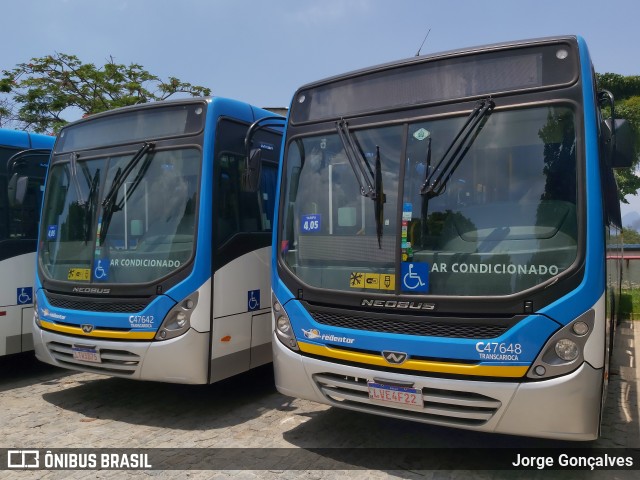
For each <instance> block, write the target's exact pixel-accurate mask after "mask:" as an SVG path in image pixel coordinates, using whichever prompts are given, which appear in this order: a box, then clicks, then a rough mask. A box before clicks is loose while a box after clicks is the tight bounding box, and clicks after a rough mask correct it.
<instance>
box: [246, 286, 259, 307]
mask: <svg viewBox="0 0 640 480" xmlns="http://www.w3.org/2000/svg"><path fill="white" fill-rule="evenodd" d="M259 308H260V290H249V291H248V292H247V310H248V311H249V312H253V311H254V310H258V309H259Z"/></svg>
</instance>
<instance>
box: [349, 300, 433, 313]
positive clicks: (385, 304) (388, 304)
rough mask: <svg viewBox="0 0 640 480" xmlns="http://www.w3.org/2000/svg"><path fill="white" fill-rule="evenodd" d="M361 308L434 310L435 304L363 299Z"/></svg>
mask: <svg viewBox="0 0 640 480" xmlns="http://www.w3.org/2000/svg"><path fill="white" fill-rule="evenodd" d="M360 305H361V306H363V307H378V308H395V309H397V308H400V309H403V310H435V309H436V304H435V303H426V302H398V301H396V300H369V299H367V298H363V299H362V302H361V303H360Z"/></svg>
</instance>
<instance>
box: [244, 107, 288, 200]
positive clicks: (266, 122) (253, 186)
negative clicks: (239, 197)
mask: <svg viewBox="0 0 640 480" xmlns="http://www.w3.org/2000/svg"><path fill="white" fill-rule="evenodd" d="M284 122H285V119H284V118H283V117H280V116H269V117H262V118H259V119H258V120H256V121H255V122H253V123H252V124H251V125H250V126H249V128H248V129H247V133H246V135H245V137H244V150H245V169H244V173H243V174H242V181H241V184H240V185H241V189H242V191H243V192H248V193H254V192H257V191H258V186H259V185H260V176H261V174H262V163H261V162H262V147H261V148H251V145H252V144H253V136H254V135H255V134H256V132H257V131H258V130H261V129H264V128H283V127H284Z"/></svg>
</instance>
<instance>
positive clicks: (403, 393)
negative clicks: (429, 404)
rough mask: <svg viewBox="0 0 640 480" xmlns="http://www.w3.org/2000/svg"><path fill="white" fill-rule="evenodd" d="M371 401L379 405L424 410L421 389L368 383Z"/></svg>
mask: <svg viewBox="0 0 640 480" xmlns="http://www.w3.org/2000/svg"><path fill="white" fill-rule="evenodd" d="M367 387H368V388H369V400H371V401H372V402H373V403H377V404H379V405H386V406H388V407H394V408H404V409H409V410H422V408H423V406H424V401H423V398H422V390H421V389H419V388H410V387H398V386H395V385H383V384H380V383H375V382H367Z"/></svg>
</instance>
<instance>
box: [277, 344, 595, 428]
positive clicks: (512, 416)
mask: <svg viewBox="0 0 640 480" xmlns="http://www.w3.org/2000/svg"><path fill="white" fill-rule="evenodd" d="M272 343H273V362H274V371H275V381H276V388H277V389H278V391H279V392H280V393H282V394H284V395H288V396H291V397H297V398H303V399H307V400H312V401H315V402H318V403H323V404H326V405H332V406H336V407H341V408H347V409H350V410H356V411H360V412H367V413H373V414H377V415H384V416H387V417H392V418H398V419H404V420H410V421H418V422H423V423H429V424H435V425H441V426H448V427H455V428H464V429H469V430H477V431H484V432H494V433H503V434H510V435H523V436H529V437H542V438H553V439H562V440H573V441H576V440H580V441H586V440H594V439H596V438H597V436H598V428H599V418H600V408H601V395H602V378H603V371H602V369H594V368H592V367H591V366H590V365H589V364H587V363H583V364H582V365H581V366H580V367H579V368H578V369H577V370H575V371H574V372H572V373H571V374H568V375H564V376H562V377H557V378H553V379H549V380H543V381H538V382H515V381H496V382H491V381H486V379H483V380H478V381H473V380H468V379H465V380H455V379H450V378H434V377H427V376H418V375H411V374H402V373H395V372H394V373H389V372H386V371H379V370H374V369H371V368H361V367H357V366H352V365H343V364H338V363H333V362H328V361H325V360H321V359H318V358H311V357H306V356H303V355H300V354H298V353H296V352H293V351H291V350H290V349H289V348H287V347H285V346H284V345H283V344H282V343H281V342H280V340H278V338H277V337H276V336H275V334H274V335H273V338H272ZM374 378H376V379H380V378H383V379H386V380H389V381H394V380H395V381H396V382H402V383H403V384H406V383H408V384H413V388H416V389H422V395H423V398H424V406H423V407H422V408H419V409H416V407H412V408H404V407H398V406H396V405H394V406H392V405H390V404H389V402H381V401H374V400H371V399H370V398H369V393H368V385H367V383H368V382H369V381H373V380H374Z"/></svg>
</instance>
